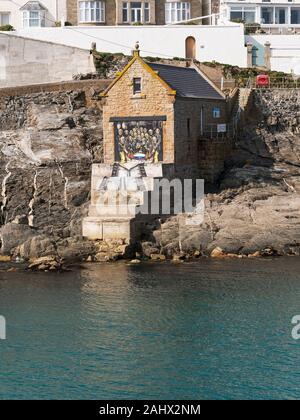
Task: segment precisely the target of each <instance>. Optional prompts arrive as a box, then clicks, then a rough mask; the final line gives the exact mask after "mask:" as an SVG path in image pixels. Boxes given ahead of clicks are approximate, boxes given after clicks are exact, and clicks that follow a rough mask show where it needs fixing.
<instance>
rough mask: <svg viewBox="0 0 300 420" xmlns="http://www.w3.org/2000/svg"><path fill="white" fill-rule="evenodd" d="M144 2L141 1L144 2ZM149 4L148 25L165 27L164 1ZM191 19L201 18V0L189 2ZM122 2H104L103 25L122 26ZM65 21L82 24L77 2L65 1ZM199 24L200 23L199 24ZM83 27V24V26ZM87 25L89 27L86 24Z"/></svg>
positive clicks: (76, 0)
mask: <svg viewBox="0 0 300 420" xmlns="http://www.w3.org/2000/svg"><path fill="white" fill-rule="evenodd" d="M145 1H146V0H142V2H145ZM148 3H150V22H149V24H150V25H155V24H157V25H165V23H166V20H165V4H166V0H148ZM190 3H191V18H195V17H199V16H202V0H191V1H190ZM122 9H123V0H106V1H105V22H104V25H122V24H124V22H123V17H122ZM67 21H68V22H70V23H72V25H77V24H80V25H82V23H80V22H79V17H78V0H67ZM200 23H201V22H200ZM83 25H84V24H83ZM87 25H91V23H88V24H87ZM93 25H103V23H99V24H97V23H95V24H93Z"/></svg>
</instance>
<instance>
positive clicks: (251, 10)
mask: <svg viewBox="0 0 300 420" xmlns="http://www.w3.org/2000/svg"><path fill="white" fill-rule="evenodd" d="M232 12H233V13H234V12H236V13H241V15H242V17H241V19H242V20H244V21H245V22H246V23H255V22H256V20H257V14H256V8H255V6H244V5H241V6H231V7H230V8H229V19H231V13H232ZM246 13H253V14H254V15H253V16H254V20H253V21H250V22H247V21H246V20H245V14H246Z"/></svg>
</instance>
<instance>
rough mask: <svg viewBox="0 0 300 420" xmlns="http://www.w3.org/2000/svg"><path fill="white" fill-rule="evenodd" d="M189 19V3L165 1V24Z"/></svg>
mask: <svg viewBox="0 0 300 420" xmlns="http://www.w3.org/2000/svg"><path fill="white" fill-rule="evenodd" d="M190 18H191V2H190V1H181V2H178V1H167V2H166V3H165V23H167V24H172V23H177V22H181V21H186V20H189V19H190Z"/></svg>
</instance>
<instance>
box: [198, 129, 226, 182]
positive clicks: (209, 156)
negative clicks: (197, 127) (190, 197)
mask: <svg viewBox="0 0 300 420" xmlns="http://www.w3.org/2000/svg"><path fill="white" fill-rule="evenodd" d="M233 149H234V139H233V138H232V137H230V136H229V137H228V138H227V137H225V138H224V139H217V138H212V139H201V140H200V141H199V150H198V155H197V156H198V159H199V162H198V169H199V175H200V176H201V178H203V179H204V180H205V183H206V186H207V187H208V186H209V185H212V184H215V183H216V182H217V181H218V179H219V178H220V176H221V174H222V173H223V172H224V170H225V162H226V160H227V159H228V158H229V157H230V156H231V155H232V153H233Z"/></svg>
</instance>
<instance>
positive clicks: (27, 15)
mask: <svg viewBox="0 0 300 420" xmlns="http://www.w3.org/2000/svg"><path fill="white" fill-rule="evenodd" d="M33 14H36V15H38V17H33ZM45 20H46V11H45V10H23V12H22V21H23V28H43V27H44V26H45ZM33 21H36V22H37V23H38V24H37V25H32V24H31V23H32V22H33Z"/></svg>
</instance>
